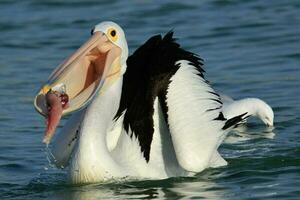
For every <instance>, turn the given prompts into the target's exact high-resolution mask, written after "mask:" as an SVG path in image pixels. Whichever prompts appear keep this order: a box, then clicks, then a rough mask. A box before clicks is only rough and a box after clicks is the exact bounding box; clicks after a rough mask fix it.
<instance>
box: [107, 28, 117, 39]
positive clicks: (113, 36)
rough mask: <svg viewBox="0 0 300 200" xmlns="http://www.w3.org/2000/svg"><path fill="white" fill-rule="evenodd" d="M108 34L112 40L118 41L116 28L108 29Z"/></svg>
mask: <svg viewBox="0 0 300 200" xmlns="http://www.w3.org/2000/svg"><path fill="white" fill-rule="evenodd" d="M107 35H108V37H109V39H110V40H112V41H113V42H115V41H117V39H118V34H117V31H116V30H115V29H114V28H110V29H108V31H107Z"/></svg>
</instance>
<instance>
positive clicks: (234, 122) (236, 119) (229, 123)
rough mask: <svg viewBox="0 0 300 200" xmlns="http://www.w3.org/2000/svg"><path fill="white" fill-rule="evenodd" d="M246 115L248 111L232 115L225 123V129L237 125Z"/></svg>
mask: <svg viewBox="0 0 300 200" xmlns="http://www.w3.org/2000/svg"><path fill="white" fill-rule="evenodd" d="M245 115H247V112H245V113H243V114H241V115H238V116H235V117H232V118H230V119H228V120H227V121H226V122H225V125H224V126H223V128H222V129H223V130H226V129H228V128H230V127H233V126H235V125H237V124H238V123H239V122H241V121H243V120H244V119H245V118H244V117H245Z"/></svg>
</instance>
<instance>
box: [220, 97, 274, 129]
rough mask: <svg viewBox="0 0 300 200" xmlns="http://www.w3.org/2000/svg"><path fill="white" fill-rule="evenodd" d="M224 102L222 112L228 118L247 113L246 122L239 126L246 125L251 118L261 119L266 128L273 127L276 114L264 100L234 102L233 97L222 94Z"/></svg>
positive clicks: (246, 99) (254, 99) (248, 99)
mask: <svg viewBox="0 0 300 200" xmlns="http://www.w3.org/2000/svg"><path fill="white" fill-rule="evenodd" d="M220 98H221V101H222V102H223V108H222V112H223V114H224V116H225V117H226V118H231V117H233V116H236V115H239V114H242V113H247V115H246V116H245V117H244V120H243V121H241V122H240V123H239V124H243V123H246V119H247V118H248V117H250V116H253V117H257V118H259V119H260V120H261V121H262V122H263V123H264V124H265V125H266V126H273V122H274V112H273V110H272V108H271V107H270V106H269V105H268V104H267V103H266V102H264V101H263V100H261V99H258V98H244V99H239V100H234V99H232V98H231V97H229V96H227V95H224V94H220Z"/></svg>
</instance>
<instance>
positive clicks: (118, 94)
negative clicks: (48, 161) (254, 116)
mask: <svg viewBox="0 0 300 200" xmlns="http://www.w3.org/2000/svg"><path fill="white" fill-rule="evenodd" d="M127 57H128V47H127V43H126V39H125V35H124V32H123V30H122V29H121V28H120V27H119V26H118V25H117V24H115V23H113V22H102V23H100V24H98V25H96V26H95V27H94V29H93V30H92V37H91V38H90V39H89V40H88V41H87V42H86V43H85V44H84V45H83V46H82V47H80V48H79V50H77V51H76V52H75V53H74V54H73V55H71V56H70V57H69V58H68V59H66V60H65V61H64V62H63V63H62V64H61V65H60V66H59V67H58V68H57V69H56V70H55V71H54V72H53V73H52V74H51V75H50V77H49V80H48V81H47V83H46V84H44V85H43V86H42V87H41V90H40V91H39V92H38V94H37V96H36V98H35V107H36V109H37V111H38V112H39V113H40V114H42V115H44V116H46V117H47V121H48V126H47V129H46V133H45V138H44V142H45V143H47V144H48V143H49V141H50V139H51V137H52V135H53V133H54V130H55V127H56V125H57V124H58V122H59V119H60V116H61V115H65V114H72V115H71V116H70V118H69V120H68V121H67V123H66V124H65V125H64V127H63V128H62V130H61V132H60V133H59V134H57V137H56V138H55V139H54V140H53V141H52V146H51V149H52V150H51V151H52V154H53V157H54V163H55V164H56V166H58V167H67V166H68V172H69V173H68V174H69V178H70V181H71V182H72V183H91V182H101V181H105V180H109V179H115V178H123V177H135V178H154V179H163V178H167V177H171V176H185V175H190V174H195V173H197V172H201V171H202V170H204V169H206V168H208V167H216V166H220V165H225V164H226V161H225V160H224V159H223V158H222V157H221V156H220V154H219V153H218V151H217V150H218V147H219V145H220V144H221V142H222V141H223V139H224V138H225V136H226V134H227V133H228V132H229V131H230V130H231V129H232V127H234V126H235V125H236V124H237V123H239V122H240V121H242V120H243V119H244V116H245V113H242V114H239V115H237V116H233V117H231V118H228V119H226V118H225V117H224V115H223V113H222V102H221V99H220V97H219V95H218V94H217V93H216V92H215V91H214V89H213V88H212V87H211V86H210V85H209V84H208V82H207V81H206V80H205V78H204V75H203V73H204V70H203V69H202V68H201V67H202V60H201V59H200V58H199V57H198V56H196V55H195V54H193V53H191V52H188V51H185V50H183V49H182V48H180V46H179V44H178V43H176V42H175V40H174V39H173V33H172V32H169V33H167V34H166V35H165V36H164V37H163V38H162V37H161V35H156V36H153V37H151V38H150V39H149V40H148V41H147V42H146V43H145V44H144V45H142V46H141V47H140V48H138V49H137V50H136V51H135V52H134V53H133V55H131V56H130V57H129V58H128V59H127Z"/></svg>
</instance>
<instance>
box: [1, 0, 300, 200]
mask: <svg viewBox="0 0 300 200" xmlns="http://www.w3.org/2000/svg"><path fill="white" fill-rule="evenodd" d="M299 13H300V2H299V1H297V0H290V1H282V0H273V1H264V0H249V1H238V0H228V1H225V0H211V1H208V0H206V1H205V0H203V1H149V0H144V1H138V0H133V1H121V0H119V1H116V0H109V1H108V0H107V1H98V0H88V1H84V0H75V1H70V0H43V1H39V0H26V1H17V0H1V1H0V36H1V39H0V70H1V72H0V94H1V96H0V97H1V98H0V107H1V112H0V127H1V129H0V130H1V131H0V196H1V197H3V199H67V198H69V199H96V198H99V197H102V198H106V199H126V198H137V199H140V198H148V199H151V198H165V199H176V198H196V199H198V198H207V199H274V198H279V199H298V198H299V196H300V187H299V186H300V157H299V155H300V117H299V116H300V107H299V102H300V101H299V100H300V98H299V97H300V90H299V87H300V80H299V77H300V37H299V36H300V15H299ZM104 20H113V21H115V22H117V23H118V24H120V25H121V26H122V27H123V28H124V30H125V32H126V37H127V40H128V44H129V48H130V51H131V52H132V51H133V50H134V49H136V48H137V47H138V46H139V45H141V44H142V43H143V42H144V41H145V40H146V39H147V38H149V37H150V36H152V35H153V34H158V33H166V32H168V31H169V30H174V31H175V36H176V37H177V38H178V39H179V41H180V43H181V44H182V46H183V47H184V48H186V49H188V50H190V51H193V52H195V53H198V54H200V55H201V57H202V58H204V60H205V70H206V72H207V74H206V77H207V78H208V80H210V81H211V82H212V84H213V86H214V88H215V89H217V90H218V91H220V92H222V93H225V94H228V95H230V96H232V97H233V98H236V99H238V98H244V97H259V98H262V99H264V100H265V101H267V102H268V103H269V104H270V105H271V106H272V107H273V109H274V111H275V129H268V128H265V127H264V126H263V125H262V124H261V123H260V122H259V121H257V120H251V121H250V123H249V125H248V126H247V127H246V128H244V129H243V130H240V131H239V132H233V133H231V135H230V136H229V138H228V139H227V140H226V142H225V143H224V144H223V145H222V146H221V148H220V151H221V154H222V155H223V156H224V157H225V158H226V160H227V161H228V163H229V165H228V166H226V167H222V168H218V169H207V170H205V171H203V172H201V173H199V174H198V175H197V176H195V177H190V178H185V177H179V178H170V179H167V180H157V181H153V180H152V181H150V180H143V181H138V180H132V181H125V182H124V181H117V182H111V183H105V184H94V185H84V186H72V185H70V184H68V183H67V182H66V181H65V172H64V171H61V170H57V169H54V168H52V167H51V166H49V163H48V161H47V158H46V154H45V148H44V146H43V144H42V143H41V140H42V133H43V129H44V122H43V119H42V118H41V117H40V116H39V115H38V114H37V113H36V112H35V111H34V108H33V105H32V101H33V97H34V95H35V93H36V91H37V90H38V88H39V87H40V85H41V84H42V83H43V82H44V81H45V80H46V79H47V76H48V75H49V73H50V72H51V71H52V70H53V68H54V67H55V66H56V65H58V64H59V63H60V62H61V61H62V60H63V59H64V58H65V57H66V56H67V55H69V54H70V53H71V52H73V51H74V50H75V49H77V48H78V47H79V46H80V45H81V44H82V43H83V42H84V41H85V40H86V39H87V38H88V37H89V34H90V30H91V28H92V27H93V26H94V25H95V24H97V23H98V22H101V21H104Z"/></svg>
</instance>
